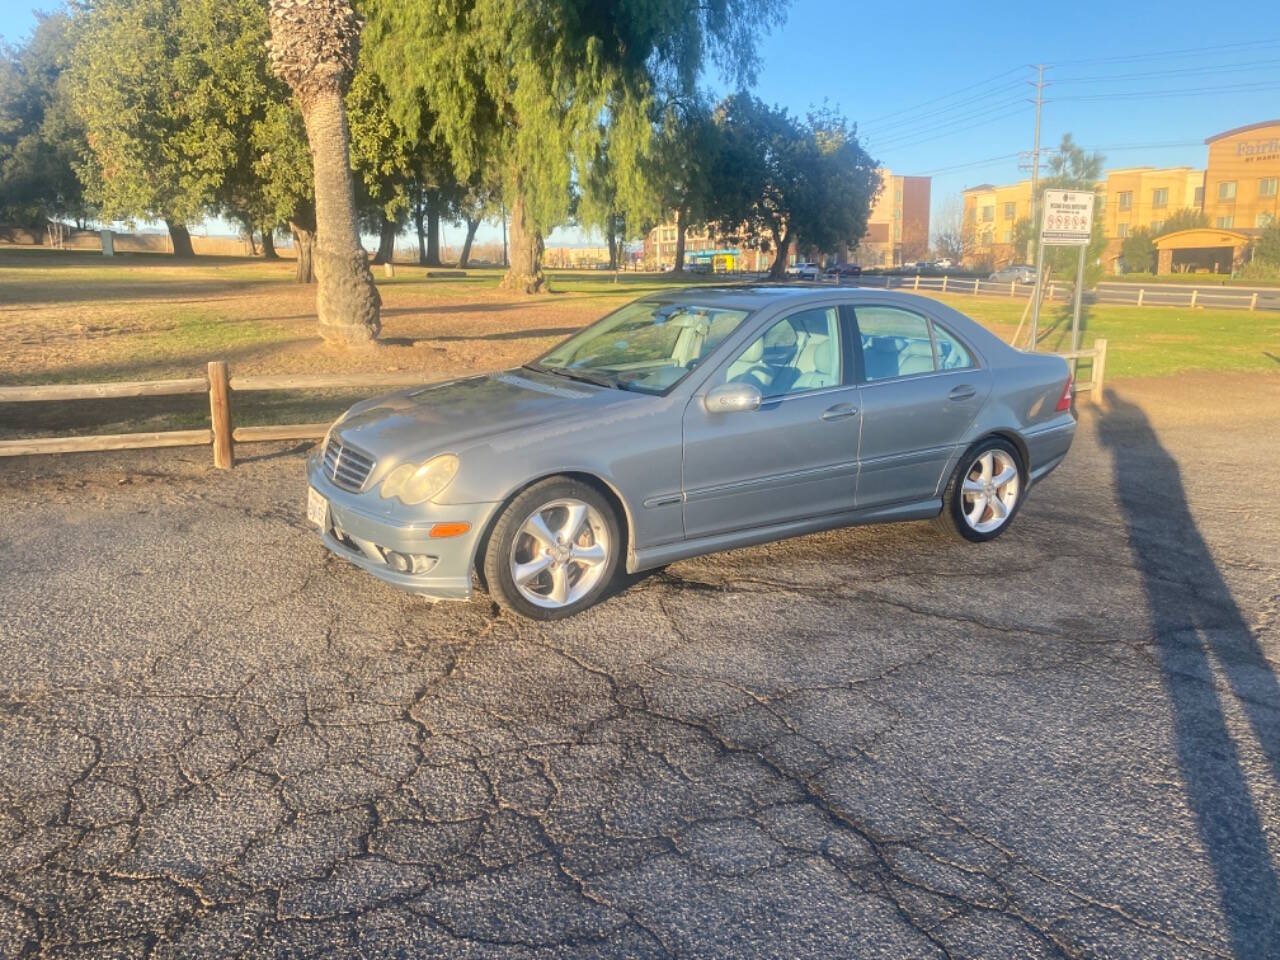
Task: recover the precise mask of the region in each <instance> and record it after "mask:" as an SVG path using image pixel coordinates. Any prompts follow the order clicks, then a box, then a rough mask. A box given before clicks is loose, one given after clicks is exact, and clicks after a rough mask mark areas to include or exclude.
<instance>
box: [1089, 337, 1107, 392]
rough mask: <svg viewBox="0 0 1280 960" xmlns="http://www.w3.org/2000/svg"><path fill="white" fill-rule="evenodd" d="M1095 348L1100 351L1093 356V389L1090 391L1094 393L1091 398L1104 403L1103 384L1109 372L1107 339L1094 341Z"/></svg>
mask: <svg viewBox="0 0 1280 960" xmlns="http://www.w3.org/2000/svg"><path fill="white" fill-rule="evenodd" d="M1093 349H1095V350H1097V351H1098V353H1097V355H1096V356H1094V358H1093V389H1092V390H1090V391H1089V392H1090V393H1091V394H1092V396H1091V397H1090V398H1089V399H1091V400H1093V401H1094V402H1095V403H1102V385H1103V382H1104V380H1105V378H1106V374H1107V341H1106V340H1095V341H1093Z"/></svg>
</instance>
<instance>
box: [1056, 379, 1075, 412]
mask: <svg viewBox="0 0 1280 960" xmlns="http://www.w3.org/2000/svg"><path fill="white" fill-rule="evenodd" d="M1072 380H1073V378H1072V377H1070V376H1068V377H1067V382H1066V383H1065V384H1063V386H1062V396H1060V397H1059V398H1058V405H1057V406H1056V407H1054V408H1053V409H1054V410H1055V411H1056V412H1058V413H1065V412H1066V411H1068V410H1070V409H1071V385H1072Z"/></svg>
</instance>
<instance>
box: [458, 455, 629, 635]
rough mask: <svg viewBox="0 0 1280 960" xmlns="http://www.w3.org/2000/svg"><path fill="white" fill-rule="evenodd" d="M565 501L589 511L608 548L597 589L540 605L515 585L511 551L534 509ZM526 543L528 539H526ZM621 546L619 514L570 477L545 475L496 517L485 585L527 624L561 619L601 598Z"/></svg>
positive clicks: (597, 493) (595, 492)
mask: <svg viewBox="0 0 1280 960" xmlns="http://www.w3.org/2000/svg"><path fill="white" fill-rule="evenodd" d="M569 499H572V500H579V501H581V502H583V503H585V504H587V505H588V506H590V507H592V508H593V509H594V510H595V511H596V512H597V513H598V514H599V516H600V519H601V520H602V521H603V523H604V525H605V527H606V528H607V531H608V550H607V558H606V560H605V562H604V570H603V573H602V574H601V575H600V577H599V580H598V581H597V582H596V583H595V585H594V586H593V587H592V588H591V589H590V590H589V591H587V592H586V593H585V594H583V595H582V596H581V597H579V598H578V599H577V600H575V601H574V602H572V603H566V604H564V605H563V606H557V607H544V606H539V605H538V604H536V603H533V602H531V601H529V600H528V599H526V597H525V596H524V595H523V594H522V593H521V592H520V589H519V588H518V587H517V586H516V583H515V580H514V578H513V576H512V573H511V557H512V548H513V546H514V544H515V541H516V538H517V536H519V535H520V531H521V527H522V526H523V525H524V523H525V521H526V520H528V519H529V518H530V517H531V516H532V515H533V513H534V511H535V510H537V509H538V508H539V507H541V506H543V505H545V504H551V503H552V502H554V501H556V500H569ZM528 542H531V541H528V540H526V543H528ZM624 547H625V544H623V543H622V536H621V532H620V529H619V524H618V517H617V514H616V513H615V512H614V509H613V506H612V505H611V504H610V503H609V501H608V500H606V499H605V498H604V496H602V495H601V493H600V491H598V490H597V489H596V488H595V487H592V486H590V485H588V484H585V483H582V482H581V481H578V480H573V479H570V478H569V477H548V478H547V479H546V480H540V481H539V482H537V483H535V484H533V486H531V487H529V488H528V489H526V490H523V491H521V492H520V493H519V494H518V495H517V496H516V497H515V499H513V500H512V501H511V502H510V503H508V504H507V505H506V507H504V508H503V510H502V513H500V514H499V515H498V519H497V520H496V521H495V522H494V525H493V527H492V528H491V529H490V531H489V537H488V542H487V543H486V546H485V552H484V565H483V566H484V570H483V574H484V582H485V584H486V586H487V588H488V590H489V595H490V596H491V597H492V598H493V600H494V601H495V602H496V603H497V604H498V605H499V606H500V607H502V608H504V609H506V610H510V611H511V612H512V613H514V614H517V615H519V616H521V617H525V618H526V619H529V620H561V619H563V618H565V617H571V616H573V615H574V614H576V613H580V612H581V611H583V610H585V609H586V608H587V607H589V606H591V605H592V604H593V603H595V602H596V601H597V600H599V599H600V597H601V595H602V594H604V592H605V591H606V590H607V589H608V588H609V584H610V582H611V581H612V580H613V578H614V574H615V572H616V571H617V569H618V558H619V556H620V555H621V554H622V551H623V549H624Z"/></svg>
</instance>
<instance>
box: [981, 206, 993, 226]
mask: <svg viewBox="0 0 1280 960" xmlns="http://www.w3.org/2000/svg"><path fill="white" fill-rule="evenodd" d="M995 218H996V208H995V207H994V206H990V207H983V208H982V222H983V223H990V222H991V221H992V220H994V219H995Z"/></svg>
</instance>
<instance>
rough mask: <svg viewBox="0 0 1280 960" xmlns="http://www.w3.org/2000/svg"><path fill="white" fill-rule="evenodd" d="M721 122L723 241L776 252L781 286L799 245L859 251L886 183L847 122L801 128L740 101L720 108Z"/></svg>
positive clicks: (746, 98)
mask: <svg viewBox="0 0 1280 960" xmlns="http://www.w3.org/2000/svg"><path fill="white" fill-rule="evenodd" d="M716 123H717V126H718V127H719V143H720V149H719V150H718V151H717V153H716V160H715V165H714V169H713V171H712V175H711V193H712V196H713V197H714V198H715V199H714V201H713V203H712V207H711V215H710V219H712V220H713V221H714V223H715V226H716V231H717V233H718V234H720V235H722V236H725V237H728V238H730V239H733V240H735V241H737V242H739V243H742V244H745V245H747V246H756V247H759V248H760V249H764V250H770V251H772V252H773V264H772V266H771V267H770V271H769V275H770V276H771V277H773V278H775V279H777V278H780V277H782V276H783V274H784V273H785V271H786V261H787V256H788V253H789V251H790V249H791V245H792V243H793V242H795V241H796V240H797V238H800V239H802V241H803V242H804V243H805V244H806V245H810V246H812V247H816V248H818V249H827V250H830V249H833V248H836V247H839V246H843V245H856V244H857V242H858V240H859V238H861V237H862V235H863V234H864V233H865V232H866V227H867V217H868V216H869V214H870V211H871V205H872V203H874V202H875V198H876V194H877V193H878V191H879V189H880V177H879V173H878V171H877V165H876V163H875V161H873V160H872V159H871V158H870V157H869V156H868V155H867V153H866V151H864V150H863V149H862V147H861V146H860V145H859V144H858V141H857V137H856V136H855V134H854V131H853V129H852V128H851V127H850V126H849V124H848V122H847V121H846V120H845V119H844V118H843V117H841V116H839V115H837V114H835V113H832V112H830V111H821V112H816V113H811V114H810V115H809V116H808V117H807V119H806V120H804V121H799V120H797V119H795V118H793V117H792V116H791V115H790V114H788V113H787V111H786V110H785V109H783V108H781V107H770V106H768V105H766V104H764V103H762V102H761V101H759V100H757V99H756V98H755V97H752V96H750V95H748V94H735V95H734V96H731V97H729V98H728V99H726V100H725V101H724V102H723V103H721V104H720V106H719V107H718V108H717V110H716Z"/></svg>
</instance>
